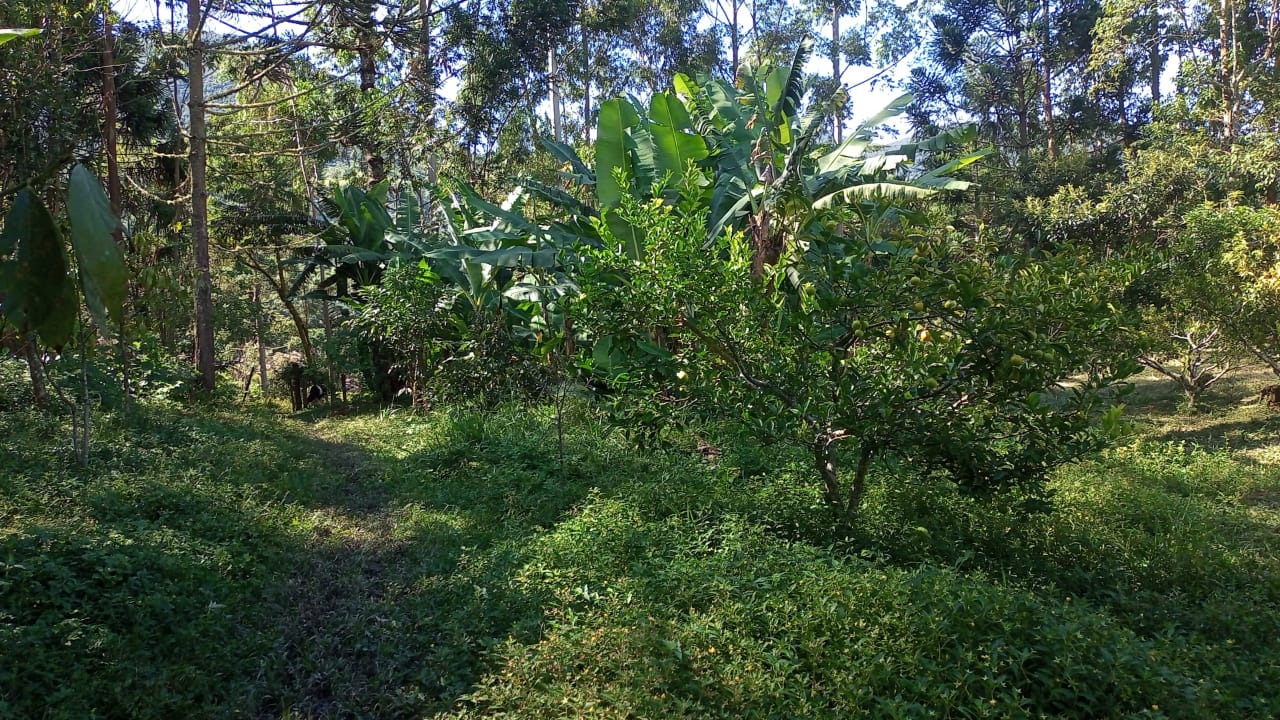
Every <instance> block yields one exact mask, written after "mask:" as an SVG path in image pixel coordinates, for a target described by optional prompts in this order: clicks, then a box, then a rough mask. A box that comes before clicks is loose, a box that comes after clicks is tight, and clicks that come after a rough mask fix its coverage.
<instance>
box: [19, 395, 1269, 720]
mask: <svg viewBox="0 0 1280 720" xmlns="http://www.w3.org/2000/svg"><path fill="white" fill-rule="evenodd" d="M12 388H13V386H9V388H7V389H12ZM15 392H16V390H15ZM1259 412H1261V410H1259ZM564 419H565V423H564V428H565V433H564V436H563V442H561V437H560V436H559V435H558V433H557V423H556V419H555V416H554V410H553V409H552V408H547V407H535V408H528V407H518V406H506V407H503V408H500V409H498V410H497V411H495V412H492V413H478V412H472V411H467V410H461V409H457V410H442V411H437V412H435V413H433V414H431V415H429V416H416V415H412V414H410V413H406V412H401V411H395V410H392V411H378V410H374V409H371V410H367V411H364V412H359V413H354V414H350V415H340V414H330V413H329V412H328V411H327V410H324V409H321V410H316V411H311V412H308V413H303V414H301V415H298V416H294V417H292V418H281V417H280V416H278V415H277V414H275V411H274V410H269V409H262V408H256V409H255V408H235V407H206V408H201V409H197V410H183V409H179V408H175V407H168V406H164V405H160V404H151V405H144V406H143V407H141V408H140V410H139V412H138V414H137V415H136V417H135V418H133V419H132V420H131V421H130V422H128V423H125V422H123V421H122V420H121V419H119V418H118V417H115V416H112V415H104V416H103V417H101V418H100V423H99V430H98V433H99V434H98V436H97V444H96V449H95V451H94V453H93V454H92V457H91V460H90V464H89V466H88V467H85V468H81V467H80V466H78V465H77V464H76V463H75V461H74V460H73V459H72V458H71V457H70V453H69V452H67V450H66V448H65V447H64V445H65V443H64V441H63V438H64V437H65V436H66V429H65V428H64V427H63V426H62V424H61V423H60V422H59V421H57V420H56V419H51V418H50V417H49V416H46V415H42V414H38V413H34V412H31V411H29V410H25V409H22V407H21V404H20V403H18V404H9V405H6V406H5V407H4V409H3V411H0V430H3V437H4V438H5V439H4V441H3V447H4V452H3V454H0V716H3V717H22V718H44V717H48V718H89V717H102V718H108V717H120V718H124V717H128V718H168V717H183V716H185V717H232V716H238V717H261V718H268V717H270V718H278V717H293V718H302V717H308V718H310V717H314V718H329V717H332V718H337V717H373V718H411V717H412V718H420V717H467V718H472V717H511V718H545V717H610V718H612V717H616V718H623V717H690V718H693V717H723V718H737V717H761V718H764V717H830V718H848V717H869V718H894V717H909V718H917V717H918V718H925V717H939V718H945V717H951V718H1024V717H1030V718H1040V717H1044V718H1099V717H1153V718H1155V717H1168V718H1203V717H1235V718H1258V717H1269V716H1274V715H1275V714H1276V713H1277V712H1278V711H1276V710H1275V707H1276V704H1277V703H1280V689H1277V688H1280V634H1278V633H1277V632H1276V631H1275V629H1276V628H1278V627H1280V472H1278V471H1277V470H1276V469H1274V468H1272V467H1271V466H1268V465H1263V464H1259V463H1257V462H1255V461H1253V460H1250V459H1249V458H1248V457H1247V456H1243V455H1241V454H1238V453H1233V452H1232V451H1231V450H1228V449H1215V450H1201V449H1197V448H1196V447H1194V446H1185V445H1183V444H1182V443H1179V442H1169V441H1166V440H1160V439H1151V438H1148V439H1139V440H1136V441H1134V442H1133V443H1132V444H1130V445H1128V446H1126V447H1122V448H1119V449H1116V450H1112V451H1109V452H1107V453H1105V454H1103V455H1101V456H1100V457H1098V458H1096V459H1094V460H1091V461H1089V462H1085V463H1080V464H1077V465H1074V466H1071V467H1069V468H1066V469H1065V470H1063V471H1061V472H1059V473H1058V475H1057V476H1056V477H1055V479H1054V481H1053V483H1052V490H1053V492H1052V494H1051V506H1050V507H1049V508H1047V509H1041V510H1038V511H1034V512H1033V511H1029V509H1028V508H1029V507H1031V503H1029V501H1028V499H1027V498H1018V497H1005V498H987V499H976V498H972V497H969V496H966V495H963V494H960V493H957V492H956V491H955V489H954V488H953V487H952V486H950V485H948V484H946V483H941V482H936V481H934V480H931V479H930V478H928V477H918V476H915V475H913V474H911V473H910V472H907V469H905V468H901V467H880V468H877V469H876V471H875V474H874V478H873V487H874V489H873V492H872V493H871V494H870V495H869V496H868V498H867V504H866V510H865V512H864V514H863V515H862V517H861V518H860V525H859V534H858V535H857V536H856V537H853V538H848V539H844V540H838V541H837V540H836V539H835V538H834V537H833V536H831V535H830V534H829V533H828V532H827V531H826V529H827V528H829V527H830V518H829V517H828V516H826V515H825V510H824V509H823V507H822V504H821V499H820V497H819V494H818V491H817V488H815V487H813V486H812V482H811V480H810V477H809V471H808V467H807V463H806V462H805V460H806V458H805V457H803V456H798V455H797V456H793V455H792V454H791V453H790V452H788V451H786V450H785V449H782V448H779V447H761V446H758V445H753V444H751V443H750V442H747V441H745V440H736V439H734V438H732V437H728V436H719V435H717V434H716V433H714V432H709V431H708V433H707V434H706V435H705V436H702V437H695V436H693V435H692V434H688V433H683V434H682V433H672V434H670V435H669V436H668V438H667V439H668V440H670V441H671V442H670V447H668V448H665V449H658V450H646V451H643V452H641V451H636V450H634V449H633V448H632V446H631V445H630V444H629V443H627V442H626V441H625V439H624V438H623V437H622V436H621V435H620V434H618V433H611V432H609V431H608V429H607V428H606V427H605V426H604V425H603V424H602V423H601V421H600V419H599V418H598V416H597V414H596V413H595V412H594V411H592V410H591V408H590V407H589V406H588V405H587V404H585V403H581V402H571V403H569V404H568V407H567V414H566V416H565V418H564ZM700 440H705V441H710V444H711V445H713V446H715V452H707V451H706V447H707V443H706V442H703V443H700V442H699V441H700ZM700 445H701V447H702V448H703V452H699V451H698V448H699V446H700Z"/></svg>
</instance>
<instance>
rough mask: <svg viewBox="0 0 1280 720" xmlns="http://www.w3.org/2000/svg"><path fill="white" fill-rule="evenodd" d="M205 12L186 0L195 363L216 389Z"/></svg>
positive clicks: (208, 385)
mask: <svg viewBox="0 0 1280 720" xmlns="http://www.w3.org/2000/svg"><path fill="white" fill-rule="evenodd" d="M203 30H204V15H203V13H202V12H201V8H200V0H187V36H188V37H187V40H188V42H189V43H190V45H189V50H188V54H187V96H188V99H187V112H188V116H189V118H190V120H189V122H190V125H191V131H190V135H191V137H190V149H189V152H188V164H189V166H190V168H189V172H190V175H191V239H192V244H193V246H194V250H195V253H194V254H195V276H196V277H195V331H196V333H195V334H196V350H195V366H196V371H197V372H198V373H199V374H200V384H201V385H202V386H203V387H204V389H205V390H213V387H214V384H215V383H216V381H217V368H216V367H215V365H214V352H213V279H212V276H211V275H210V272H209V193H208V187H207V185H206V181H205V165H206V162H207V147H206V143H207V137H206V134H205V133H206V130H205V118H204V113H205V107H204V42H203V40H202V39H201V35H202V33H203Z"/></svg>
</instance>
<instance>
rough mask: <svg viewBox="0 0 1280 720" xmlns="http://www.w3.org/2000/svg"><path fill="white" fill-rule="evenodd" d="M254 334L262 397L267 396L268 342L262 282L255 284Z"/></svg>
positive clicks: (259, 386)
mask: <svg viewBox="0 0 1280 720" xmlns="http://www.w3.org/2000/svg"><path fill="white" fill-rule="evenodd" d="M253 307H254V310H255V315H254V321H253V324H254V328H253V330H254V335H257V336H258V388H259V389H260V390H261V391H262V397H263V398H264V399H265V398H266V397H267V344H266V341H265V340H264V339H263V335H264V334H265V333H264V331H263V328H262V283H254V284H253Z"/></svg>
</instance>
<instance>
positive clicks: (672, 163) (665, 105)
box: [649, 93, 708, 180]
mask: <svg viewBox="0 0 1280 720" xmlns="http://www.w3.org/2000/svg"><path fill="white" fill-rule="evenodd" d="M649 115H650V117H652V118H653V122H654V124H653V125H652V126H651V129H652V134H653V140H654V145H655V146H656V147H657V150H658V171H659V172H662V173H670V174H671V175H672V177H674V178H676V179H677V180H679V179H681V178H683V177H684V173H685V170H686V168H688V166H689V163H691V162H693V163H696V162H697V161H699V160H702V159H703V158H705V157H707V154H708V152H707V145H706V142H705V141H704V140H703V139H702V138H701V137H700V136H698V135H695V134H692V131H693V121H692V120H691V119H690V118H689V112H688V111H687V110H686V109H685V107H684V104H683V103H681V102H680V100H679V98H677V97H675V96H674V95H672V94H671V93H659V94H657V95H654V96H653V102H652V103H651V105H650V109H649Z"/></svg>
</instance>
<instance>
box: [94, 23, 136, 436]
mask: <svg viewBox="0 0 1280 720" xmlns="http://www.w3.org/2000/svg"><path fill="white" fill-rule="evenodd" d="M114 35H115V31H114V29H113V28H112V25H111V4H110V3H109V2H108V3H103V6H102V144H103V146H104V148H105V149H106V155H107V197H108V198H110V201H111V212H112V213H113V214H114V215H115V216H116V217H120V208H121V206H122V203H121V201H120V162H119V158H118V157H117V152H118V147H117V142H116V114H117V113H116V60H115V48H114V47H113V44H114V41H115V39H114ZM112 234H113V236H114V238H115V242H116V246H117V247H120V248H123V247H124V231H123V230H122V229H121V227H120V225H116V228H115V230H114V231H113V233H112ZM130 254H132V253H130ZM126 257H128V255H126ZM128 307H129V303H128V301H127V299H126V302H125V303H124V307H123V310H124V312H122V313H121V315H120V338H119V341H120V384H121V390H122V391H123V392H124V408H125V412H126V413H127V412H128V411H129V410H130V405H131V404H132V401H133V388H132V387H131V384H132V383H131V382H130V378H129V359H130V358H129V341H128V338H127V336H126V332H125V329H126V328H125V323H126V313H127V311H128Z"/></svg>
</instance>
